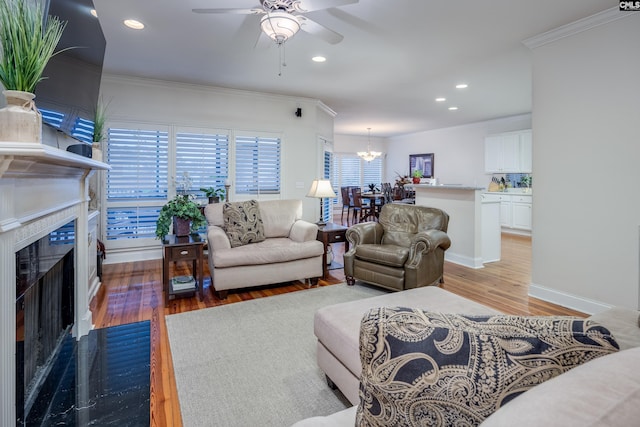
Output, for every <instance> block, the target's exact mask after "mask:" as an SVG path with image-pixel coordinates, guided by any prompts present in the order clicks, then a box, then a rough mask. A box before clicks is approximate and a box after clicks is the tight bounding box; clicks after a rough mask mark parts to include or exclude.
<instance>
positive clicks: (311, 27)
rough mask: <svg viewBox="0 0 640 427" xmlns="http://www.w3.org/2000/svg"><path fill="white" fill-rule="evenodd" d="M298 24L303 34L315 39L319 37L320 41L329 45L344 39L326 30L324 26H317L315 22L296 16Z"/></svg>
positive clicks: (340, 35)
mask: <svg viewBox="0 0 640 427" xmlns="http://www.w3.org/2000/svg"><path fill="white" fill-rule="evenodd" d="M296 18H298V22H300V29H301V30H302V31H304V32H307V33H309V34H312V35H314V36H316V37H320V38H321V39H322V40H324V41H326V42H327V43H330V44H337V43H340V42H341V41H342V39H343V38H344V37H343V36H342V34H338V33H336V32H335V31H333V30H330V29H328V28H327V27H325V26H324V25H320V24H318V23H317V22H316V21H312V20H311V19H309V18H307V17H306V16H301V15H297V16H296Z"/></svg>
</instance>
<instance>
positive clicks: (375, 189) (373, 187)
mask: <svg viewBox="0 0 640 427" xmlns="http://www.w3.org/2000/svg"><path fill="white" fill-rule="evenodd" d="M369 191H370V192H372V193H375V192H376V191H378V187H377V186H376V185H375V184H369Z"/></svg>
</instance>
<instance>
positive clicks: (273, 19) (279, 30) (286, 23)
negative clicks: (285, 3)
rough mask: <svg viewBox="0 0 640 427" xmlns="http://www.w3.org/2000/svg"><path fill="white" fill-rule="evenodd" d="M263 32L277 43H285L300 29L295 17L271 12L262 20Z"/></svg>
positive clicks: (285, 13) (284, 13)
mask: <svg viewBox="0 0 640 427" xmlns="http://www.w3.org/2000/svg"><path fill="white" fill-rule="evenodd" d="M260 27H262V31H264V33H265V34H266V35H268V36H269V37H271V38H272V39H273V40H275V41H276V42H277V43H284V42H285V41H287V39H288V38H290V37H293V36H294V35H295V33H297V32H298V30H299V29H300V23H299V22H298V19H297V18H296V17H295V15H292V14H290V13H287V12H270V13H267V14H266V15H265V16H263V17H262V19H261V20H260Z"/></svg>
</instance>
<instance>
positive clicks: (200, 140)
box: [176, 131, 229, 197]
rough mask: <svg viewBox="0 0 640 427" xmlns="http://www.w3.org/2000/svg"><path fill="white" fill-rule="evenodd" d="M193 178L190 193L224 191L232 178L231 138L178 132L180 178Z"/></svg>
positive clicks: (177, 152) (222, 135)
mask: <svg viewBox="0 0 640 427" xmlns="http://www.w3.org/2000/svg"><path fill="white" fill-rule="evenodd" d="M184 173H188V174H189V178H190V179H191V182H192V187H191V190H190V193H193V194H196V193H199V194H202V193H201V192H200V188H206V187H214V188H224V182H225V180H226V179H227V177H228V176H229V135H228V134H225V133H206V132H205V133H200V132H180V131H179V132H176V176H179V177H180V176H183V175H184ZM203 197H204V196H203Z"/></svg>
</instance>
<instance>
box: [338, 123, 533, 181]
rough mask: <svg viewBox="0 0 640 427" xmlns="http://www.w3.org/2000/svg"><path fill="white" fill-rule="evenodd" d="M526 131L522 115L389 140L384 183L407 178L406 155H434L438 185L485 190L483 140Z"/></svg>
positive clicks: (407, 156)
mask: <svg viewBox="0 0 640 427" xmlns="http://www.w3.org/2000/svg"><path fill="white" fill-rule="evenodd" d="M530 128H531V116H530V115H529V114H523V115H519V116H513V117H507V118H502V119H496V120H490V121H486V122H480V123H473V124H468V125H463V126H456V127H451V128H445V129H437V130H431V131H425V132H419V133H413V134H409V135H403V136H398V137H393V138H389V139H388V141H387V144H388V146H387V152H388V154H387V159H386V178H387V181H389V182H391V183H393V182H394V181H395V178H396V172H397V173H399V174H403V175H409V155H410V154H422V153H434V172H435V177H437V178H438V179H439V180H440V182H441V183H443V184H463V185H468V186H479V187H486V186H488V185H489V182H490V181H491V174H486V173H485V172H484V138H485V136H487V135H491V134H495V133H501V132H509V131H514V130H522V129H530ZM336 138H337V137H336Z"/></svg>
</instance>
